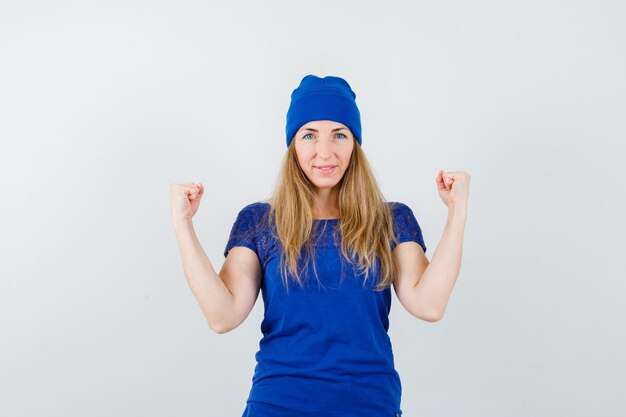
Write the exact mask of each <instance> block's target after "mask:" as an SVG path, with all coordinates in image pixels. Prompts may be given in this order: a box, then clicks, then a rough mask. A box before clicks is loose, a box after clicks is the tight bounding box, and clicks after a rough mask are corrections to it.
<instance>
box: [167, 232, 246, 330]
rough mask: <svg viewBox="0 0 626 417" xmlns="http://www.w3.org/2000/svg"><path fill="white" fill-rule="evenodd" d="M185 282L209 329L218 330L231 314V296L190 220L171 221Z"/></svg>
mask: <svg viewBox="0 0 626 417" xmlns="http://www.w3.org/2000/svg"><path fill="white" fill-rule="evenodd" d="M174 230H175V232H176V239H177V241H178V246H179V249H180V256H181V258H182V262H183V270H184V272H185V277H186V279H187V283H188V284H189V287H190V288H191V291H192V292H193V295H194V297H195V298H196V301H197V302H198V304H199V305H200V308H201V310H202V313H203V315H204V317H205V318H206V320H207V322H208V324H209V326H210V327H211V329H213V330H215V331H217V332H220V331H221V329H223V327H224V323H225V321H226V319H227V318H228V317H233V314H232V310H233V308H234V302H233V297H232V294H231V293H230V291H229V290H228V288H227V287H226V285H224V282H223V281H222V279H221V278H220V276H219V274H218V273H217V272H215V269H214V268H213V264H211V261H210V260H209V258H208V257H207V255H206V253H205V252H204V250H203V249H202V246H201V245H200V242H199V241H198V237H197V236H196V232H195V230H194V228H193V224H192V222H191V220H186V221H182V220H181V221H179V222H176V223H175V225H174Z"/></svg>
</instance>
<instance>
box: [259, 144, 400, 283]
mask: <svg viewBox="0 0 626 417" xmlns="http://www.w3.org/2000/svg"><path fill="white" fill-rule="evenodd" d="M353 140H354V149H353V151H352V155H351V157H350V163H349V165H348V168H347V169H346V172H345V173H344V176H343V178H342V179H341V181H340V182H339V226H338V230H339V232H340V234H341V253H342V256H343V257H344V258H345V259H346V260H347V261H348V263H351V264H353V265H354V266H355V268H356V271H357V272H358V273H364V276H365V277H364V284H365V282H366V281H367V279H368V277H369V275H370V268H372V267H374V266H375V265H376V266H378V267H379V274H380V280H379V281H378V283H377V284H376V286H375V287H374V290H375V291H382V290H384V289H386V288H388V287H389V286H390V285H391V284H392V282H393V279H394V277H395V275H396V268H395V264H394V262H393V258H392V253H391V247H390V242H391V241H393V242H394V243H397V239H396V236H395V234H394V232H393V228H394V224H393V215H392V207H390V206H389V205H388V204H387V202H386V201H385V199H384V197H383V195H382V193H381V191H380V189H379V187H378V184H377V182H376V179H375V178H374V175H373V173H372V170H371V168H370V165H369V162H368V161H367V159H366V157H365V154H364V153H363V150H362V149H361V146H360V145H359V144H358V142H357V141H356V139H354V138H353ZM295 142H296V141H295V140H294V141H292V142H291V144H290V146H289V148H288V149H287V152H286V153H285V157H284V159H283V163H282V166H281V169H280V171H279V175H278V179H277V182H276V187H275V189H274V193H273V194H272V195H271V197H270V198H269V199H268V200H266V201H267V202H269V204H270V208H269V210H268V212H267V216H268V217H267V218H266V219H267V220H270V221H271V223H272V225H273V226H274V233H275V234H276V237H277V238H278V240H279V241H280V244H281V246H282V251H281V257H280V265H281V267H280V269H281V277H282V280H283V283H284V285H285V287H286V288H287V291H288V288H289V280H288V278H287V277H288V275H291V276H292V279H293V280H294V281H295V282H296V283H297V284H299V285H300V286H303V279H302V276H301V271H300V270H299V268H298V260H299V259H300V254H301V252H302V249H303V248H305V251H304V254H305V258H304V260H305V262H304V265H303V267H302V270H304V271H307V270H308V269H307V268H306V265H307V264H308V263H309V262H310V261H311V259H313V258H314V251H315V249H314V244H313V242H312V230H313V220H314V218H313V206H314V203H315V195H314V192H313V187H314V185H313V184H312V183H311V181H310V180H309V179H308V178H307V176H306V174H305V173H304V171H303V170H302V168H301V167H300V164H299V163H298V157H297V155H296V151H295ZM313 269H314V271H315V275H316V277H317V270H316V268H315V262H313ZM318 281H319V278H318Z"/></svg>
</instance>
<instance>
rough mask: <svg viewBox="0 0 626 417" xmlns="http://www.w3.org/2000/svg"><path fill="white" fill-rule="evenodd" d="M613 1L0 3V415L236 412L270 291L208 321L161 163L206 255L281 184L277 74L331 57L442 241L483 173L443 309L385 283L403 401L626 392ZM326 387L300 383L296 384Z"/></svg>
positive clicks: (496, 411) (486, 408)
mask: <svg viewBox="0 0 626 417" xmlns="http://www.w3.org/2000/svg"><path fill="white" fill-rule="evenodd" d="M625 16H626V6H624V3H623V2H618V1H593V2H592V1H577V2H569V1H558V2H557V1H545V0H542V1H519V2H502V1H481V2H464V1H455V2H416V1H402V2H374V1H349V2H345V1H344V2H341V1H333V2H329V1H317V2H304V1H280V2H279V1H265V2H234V1H233V2H228V3H227V2H216V1H214V2H207V1H178V2H172V1H156V2H155V1H127V0H125V1H116V2H112V1H100V2H80V1H73V2H70V1H60V2H44V1H41V2H33V1H11V0H4V1H2V3H0V138H1V145H2V146H1V149H0V178H1V187H2V188H1V195H2V203H1V204H0V219H1V224H0V227H1V229H0V243H1V245H2V247H1V255H0V256H1V262H0V275H1V280H0V331H1V336H0V337H1V339H0V415H1V416H3V417H4V416H7V417H21V416H63V417H67V416H113V415H116V416H131V415H132V416H144V415H145V416H148V415H149V416H190V417H191V416H236V417H237V416H240V415H241V413H242V411H243V409H244V408H245V401H246V398H247V395H248V392H249V390H250V387H251V383H252V375H253V371H254V366H255V358H254V354H255V352H256V351H257V350H258V348H259V340H260V338H261V336H262V334H261V332H260V323H261V320H262V317H263V301H262V299H261V297H260V296H259V298H258V299H257V303H256V305H255V307H254V309H253V311H252V313H251V314H250V316H249V317H248V319H247V320H246V321H245V322H244V323H243V324H242V325H241V326H240V327H238V328H237V329H235V330H234V331H232V332H230V333H226V334H222V335H219V334H217V333H214V332H212V331H211V330H210V329H209V327H208V324H207V322H206V321H205V319H204V317H203V316H202V313H201V311H200V308H199V306H198V305H197V303H196V301H195V299H194V297H193V295H192V292H191V290H190V289H189V287H188V285H187V282H186V280H185V277H184V273H183V269H182V263H181V259H180V254H179V250H178V245H177V242H176V239H175V234H174V230H173V227H172V222H171V217H170V208H169V195H168V187H169V184H170V183H173V182H177V183H182V182H187V181H196V182H202V183H203V184H204V185H205V187H206V195H205V196H204V198H203V201H202V204H201V205H200V208H199V210H198V213H197V214H196V215H195V217H194V219H193V222H194V225H195V229H196V232H197V234H198V237H199V239H200V241H201V243H202V246H203V248H204V250H205V251H206V253H207V255H208V256H209V258H210V260H211V262H212V264H213V266H214V267H215V268H216V270H219V268H220V267H221V265H222V262H223V260H224V257H223V250H224V247H225V245H226V242H227V239H228V234H229V232H230V229H231V227H232V224H233V222H234V220H235V218H236V215H237V213H238V211H239V210H240V209H241V208H243V207H244V206H245V205H247V204H250V203H252V202H255V201H259V200H261V199H264V198H266V197H268V196H269V195H270V192H271V190H272V189H273V187H274V184H275V180H276V178H277V173H278V170H279V166H280V163H281V161H282V158H283V155H284V153H285V151H286V144H285V133H284V127H285V116H286V112H287V108H288V106H289V99H290V94H291V92H292V90H293V89H294V88H296V87H297V85H298V84H299V82H300V80H301V79H302V77H303V76H304V75H306V74H310V73H311V74H316V75H318V76H326V75H337V76H341V77H343V78H345V79H346V80H348V82H349V83H350V84H351V86H352V88H353V89H354V91H355V92H356V94H357V99H356V100H357V104H358V105H359V107H360V110H361V117H362V125H363V149H364V152H365V154H366V155H367V157H368V158H369V160H370V161H371V163H372V166H373V169H374V171H375V174H376V176H377V179H378V181H379V185H380V187H381V189H382V191H383V193H384V195H385V198H386V199H387V200H388V201H401V202H404V203H405V204H407V205H409V207H411V208H412V210H413V212H414V214H415V216H416V218H417V219H418V221H419V223H420V225H421V226H422V230H423V233H424V238H425V241H426V245H427V247H428V250H427V256H428V258H429V259H431V257H432V255H433V253H434V251H435V249H436V247H437V244H438V242H439V239H440V237H441V233H442V231H443V228H444V225H445V220H446V213H447V208H446V207H445V205H444V204H443V203H442V201H441V200H440V198H439V196H438V194H437V188H436V184H435V177H436V174H437V171H438V170H439V169H444V170H445V171H461V170H463V171H468V172H469V173H470V174H471V188H470V197H469V213H468V219H467V224H466V229H465V235H464V245H463V262H462V268H461V273H460V276H459V278H458V280H457V283H456V286H455V288H454V290H453V293H452V296H451V299H450V302H449V305H448V308H447V310H446V313H445V316H444V317H443V319H442V320H441V321H439V322H436V323H428V322H424V321H421V320H419V319H416V318H415V317H413V316H411V315H410V314H409V313H408V312H407V311H405V310H404V308H403V307H402V306H401V304H400V303H399V301H398V299H397V298H396V296H395V293H393V292H392V294H393V295H392V309H391V317H390V323H391V324H390V329H389V334H390V337H391V341H392V345H393V349H394V354H395V364H396V368H397V370H398V372H399V374H400V377H401V380H402V386H403V395H402V404H401V408H402V410H403V412H404V416H405V417H412V416H422V417H448V416H449V417H452V416H455V417H456V416H463V417H466V416H480V417H487V416H490V417H491V416H493V417H501V416H520V417H521V416H524V417H527V416H568V417H573V416H591V415H593V416H623V415H625V413H626V396H624V394H626V376H625V373H626V366H625V359H624V351H626V343H625V339H626V337H625V332H624V327H625V326H624V325H625V323H624V317H625V316H626V307H625V306H624V300H625V297H626V284H625V278H626V267H625V264H626V262H625V259H626V256H624V254H623V250H624V247H625V245H624V243H625V242H624V235H625V233H626V230H625V229H626V228H625V227H624V220H623V212H624V207H625V203H626V201H625V198H624V185H623V181H622V179H621V177H620V175H624V173H623V167H624V163H625V162H626V160H625V159H626V158H625V155H626V145H625V143H624V140H625V139H626V124H625V115H626V99H625V97H626V77H625V75H624V74H626V57H625V54H626V52H625V51H626V45H625V39H626V26H625V25H624V21H625ZM312 395H314V393H312Z"/></svg>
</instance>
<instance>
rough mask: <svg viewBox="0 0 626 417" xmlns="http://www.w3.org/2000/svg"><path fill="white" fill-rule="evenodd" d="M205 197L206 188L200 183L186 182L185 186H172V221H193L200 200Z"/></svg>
mask: <svg viewBox="0 0 626 417" xmlns="http://www.w3.org/2000/svg"><path fill="white" fill-rule="evenodd" d="M203 195H204V186H203V185H202V184H200V183H195V182H185V183H183V184H170V206H171V209H172V220H173V221H175V222H176V221H178V220H191V218H192V217H193V215H194V214H196V211H198V206H199V205H200V200H201V199H202V196H203Z"/></svg>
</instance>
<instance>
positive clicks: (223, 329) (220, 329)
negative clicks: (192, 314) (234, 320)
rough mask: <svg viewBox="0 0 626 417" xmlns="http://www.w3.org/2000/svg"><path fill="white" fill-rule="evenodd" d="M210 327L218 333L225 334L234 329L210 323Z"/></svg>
mask: <svg viewBox="0 0 626 417" xmlns="http://www.w3.org/2000/svg"><path fill="white" fill-rule="evenodd" d="M209 328H210V329H211V330H213V331H214V332H215V333H217V334H224V333H228V332H230V331H231V330H232V329H231V328H229V327H226V326H219V325H217V324H211V323H209Z"/></svg>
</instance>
